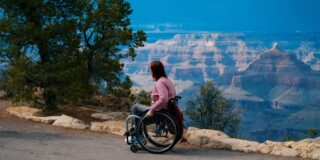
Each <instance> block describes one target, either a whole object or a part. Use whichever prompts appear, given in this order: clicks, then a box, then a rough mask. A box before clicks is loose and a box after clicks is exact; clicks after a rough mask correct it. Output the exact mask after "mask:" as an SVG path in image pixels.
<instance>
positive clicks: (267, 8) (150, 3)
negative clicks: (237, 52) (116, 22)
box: [129, 0, 320, 33]
mask: <svg viewBox="0 0 320 160" xmlns="http://www.w3.org/2000/svg"><path fill="white" fill-rule="evenodd" d="M129 2H131V6H132V8H133V10H134V12H133V14H132V15H131V21H132V26H133V27H134V28H135V29H138V28H139V29H144V30H145V31H147V32H156V33H157V32H210V31H220V32H229V31H231V32H237V31H253V32H297V31H300V32H320V0H129Z"/></svg>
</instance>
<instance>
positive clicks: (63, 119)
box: [53, 115, 89, 129]
mask: <svg viewBox="0 0 320 160" xmlns="http://www.w3.org/2000/svg"><path fill="white" fill-rule="evenodd" d="M53 125H54V126H61V127H66V128H73V129H86V128H89V125H87V124H85V123H84V122H83V121H81V120H79V119H76V118H73V117H70V116H67V115H61V116H60V117H58V119H57V120H55V121H54V123H53Z"/></svg>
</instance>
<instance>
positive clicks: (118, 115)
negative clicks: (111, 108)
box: [91, 112, 128, 121]
mask: <svg viewBox="0 0 320 160" xmlns="http://www.w3.org/2000/svg"><path fill="white" fill-rule="evenodd" d="M127 116H128V114H126V113H123V112H107V113H94V114H92V115H91V117H93V118H97V119H101V120H104V121H110V120H121V119H125V117H127Z"/></svg>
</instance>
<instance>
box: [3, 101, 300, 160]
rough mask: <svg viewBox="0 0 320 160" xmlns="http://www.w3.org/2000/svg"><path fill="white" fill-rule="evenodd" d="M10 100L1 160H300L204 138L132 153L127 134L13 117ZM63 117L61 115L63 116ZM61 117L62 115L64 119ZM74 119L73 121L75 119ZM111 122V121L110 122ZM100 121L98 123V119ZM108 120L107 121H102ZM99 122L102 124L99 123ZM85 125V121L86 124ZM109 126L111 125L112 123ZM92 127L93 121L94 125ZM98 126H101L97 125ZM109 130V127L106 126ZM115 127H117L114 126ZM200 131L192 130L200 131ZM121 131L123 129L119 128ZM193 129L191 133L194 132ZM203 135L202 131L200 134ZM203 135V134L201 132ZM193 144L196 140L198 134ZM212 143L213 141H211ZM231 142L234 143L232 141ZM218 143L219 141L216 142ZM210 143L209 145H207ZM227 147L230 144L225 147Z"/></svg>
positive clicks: (4, 118) (5, 118)
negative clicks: (232, 147)
mask: <svg viewBox="0 0 320 160" xmlns="http://www.w3.org/2000/svg"><path fill="white" fill-rule="evenodd" d="M7 106H8V102H7V101H5V100H1V101H0V112H1V113H0V155H1V157H0V160H2V159H3V160H11V159H12V160H20V159H23V160H25V159H55V160H56V159H58V160H59V159H68V160H69V159H70V160H73V159H77V160H81V159H121V160H123V159H150V158H152V159H154V160H157V159H181V158H183V159H221V160H229V159H230V160H231V159H239V160H258V159H259V160H260V159H265V160H271V159H278V160H289V159H290V160H291V159H292V160H301V159H300V158H293V157H279V156H271V155H265V154H256V153H242V152H234V151H227V150H219V149H214V150H213V149H209V148H208V147H207V148H199V147H205V146H206V144H208V145H210V143H211V145H212V144H213V143H212V142H211V140H210V139H206V138H203V139H202V140H201V143H203V144H202V146H201V145H200V146H197V145H188V144H186V143H184V144H179V145H178V146H176V147H175V148H174V150H173V151H172V152H168V153H166V154H163V155H153V154H149V153H146V152H144V151H140V152H138V153H132V152H131V151H130V150H129V146H127V145H126V143H125V142H124V140H123V139H124V137H122V136H115V135H111V134H106V133H98V132H93V131H90V130H89V129H83V130H75V129H70V128H63V127H59V126H54V125H48V124H43V123H38V122H32V121H26V120H24V119H20V118H16V117H14V116H10V115H8V114H7V113H6V112H5V108H6V107H7ZM61 117H62V116H61ZM61 117H60V118H61ZM72 122H74V120H72ZM111 122H112V121H111ZM97 123H98V122H97ZM103 123H107V122H103ZM98 124H100V123H98ZM84 125H86V124H84ZM107 125H111V124H110V123H109V124H107ZM91 128H92V124H91ZM98 128H99V127H98ZM102 129H104V130H108V129H107V128H105V127H104V128H103V127H102ZM111 130H114V129H111ZM197 131H198V130H193V132H197ZM118 132H122V131H118ZM191 133H192V132H190V133H189V134H191ZM198 135H199V136H201V134H198ZM202 136H203V135H202ZM189 138H191V139H192V138H195V139H194V140H193V141H191V143H197V142H198V141H199V140H198V138H197V137H191V135H189ZM209 142H210V143H209ZM230 143H231V142H230ZM215 144H216V143H215ZM208 145H207V146H208ZM226 148H227V147H226Z"/></svg>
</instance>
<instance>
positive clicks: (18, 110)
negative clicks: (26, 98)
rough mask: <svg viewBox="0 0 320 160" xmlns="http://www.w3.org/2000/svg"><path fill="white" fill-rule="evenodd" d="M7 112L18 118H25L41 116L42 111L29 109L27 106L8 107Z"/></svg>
mask: <svg viewBox="0 0 320 160" xmlns="http://www.w3.org/2000/svg"><path fill="white" fill-rule="evenodd" d="M6 111H7V112H8V113H9V114H11V115H15V116H17V117H20V118H23V117H26V116H39V115H41V110H40V109H37V108H32V107H27V106H16V107H8V108H7V109H6Z"/></svg>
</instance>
